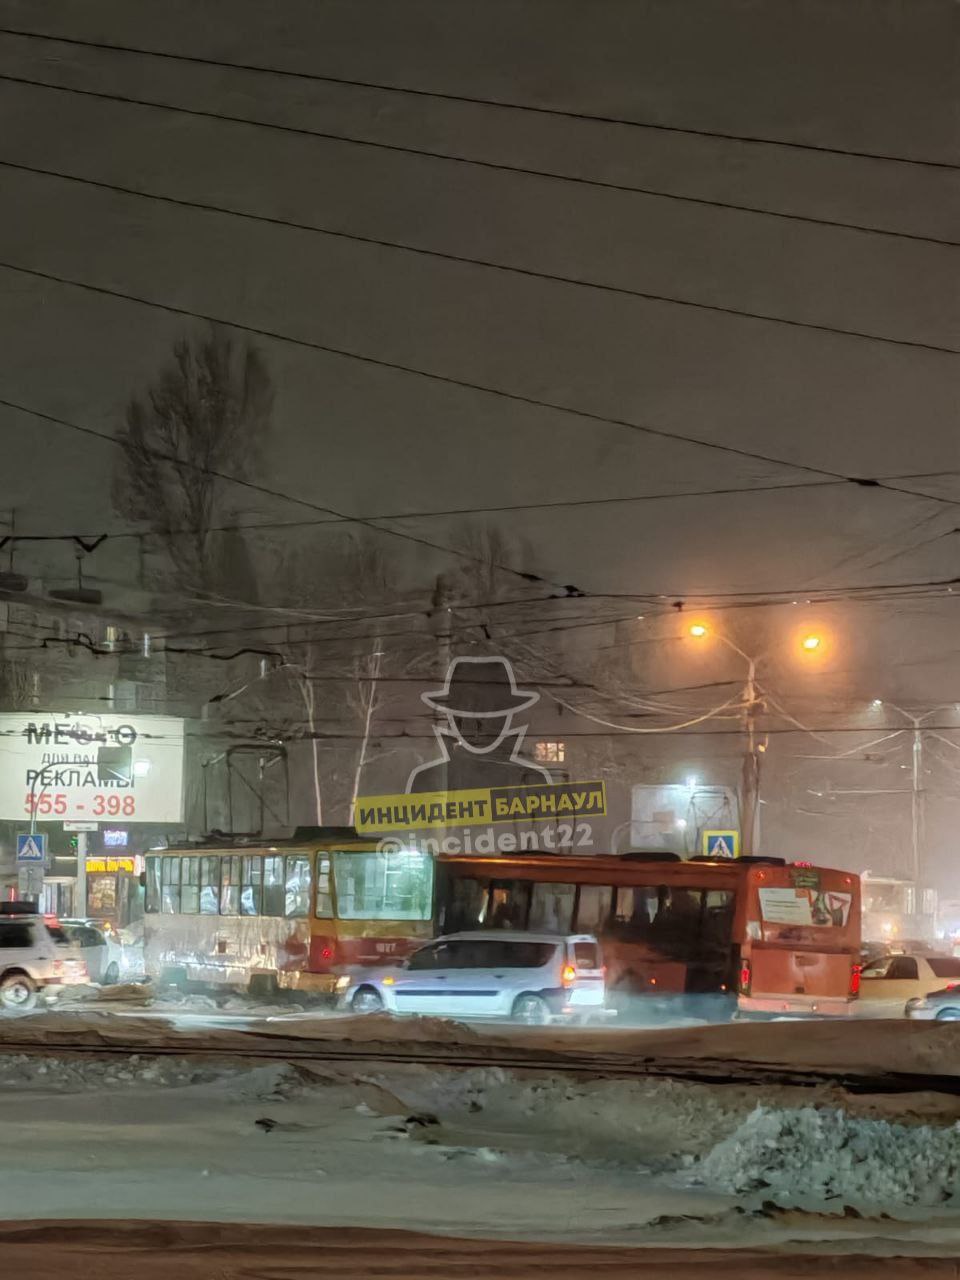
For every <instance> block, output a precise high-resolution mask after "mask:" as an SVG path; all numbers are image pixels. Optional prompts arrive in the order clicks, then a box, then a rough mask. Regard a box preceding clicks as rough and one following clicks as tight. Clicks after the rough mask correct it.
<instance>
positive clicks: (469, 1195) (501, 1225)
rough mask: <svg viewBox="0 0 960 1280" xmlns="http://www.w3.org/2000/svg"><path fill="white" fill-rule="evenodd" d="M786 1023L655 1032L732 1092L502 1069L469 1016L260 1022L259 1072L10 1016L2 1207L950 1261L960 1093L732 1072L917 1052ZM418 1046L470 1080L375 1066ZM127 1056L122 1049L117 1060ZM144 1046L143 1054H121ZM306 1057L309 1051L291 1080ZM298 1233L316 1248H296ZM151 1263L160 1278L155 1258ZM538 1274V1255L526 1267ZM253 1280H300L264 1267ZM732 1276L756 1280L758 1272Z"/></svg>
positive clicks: (11, 1215)
mask: <svg viewBox="0 0 960 1280" xmlns="http://www.w3.org/2000/svg"><path fill="white" fill-rule="evenodd" d="M295 1028H296V1030H295ZM771 1030H773V1031H774V1034H773V1035H771V1034H770V1033H771ZM790 1030H791V1028H785V1029H784V1030H783V1031H778V1030H776V1029H771V1028H751V1027H740V1028H712V1029H697V1030H692V1029H691V1030H687V1031H673V1032H663V1033H658V1034H657V1035H655V1036H654V1037H653V1039H652V1040H651V1034H652V1033H648V1035H647V1036H646V1037H645V1038H644V1039H643V1041H642V1043H643V1045H644V1046H645V1053H646V1055H647V1056H648V1057H650V1058H651V1059H652V1058H653V1057H654V1056H655V1054H656V1052H658V1051H659V1052H663V1051H664V1049H665V1048H669V1051H670V1054H671V1055H672V1058H673V1059H674V1060H676V1061H679V1060H681V1059H683V1057H684V1055H686V1060H687V1061H688V1063H693V1062H695V1060H696V1058H697V1055H698V1054H700V1055H704V1054H707V1055H710V1057H709V1061H710V1062H715V1061H717V1060H718V1055H719V1054H721V1053H723V1054H726V1055H727V1060H726V1067H727V1077H726V1079H727V1083H723V1084H718V1083H696V1082H691V1081H689V1080H681V1079H676V1078H668V1077H666V1076H663V1075H645V1076H644V1075H635V1076H634V1078H631V1079H627V1078H610V1077H606V1078H605V1077H604V1074H603V1073H604V1065H603V1062H602V1059H598V1060H597V1062H596V1064H595V1067H594V1070H593V1073H592V1078H591V1077H590V1076H588V1075H586V1074H578V1075H572V1074H571V1073H570V1072H568V1071H564V1070H561V1069H558V1067H557V1064H556V1063H555V1064H554V1066H553V1067H552V1068H551V1069H550V1070H546V1069H542V1068H541V1069H539V1070H532V1069H530V1068H526V1069H514V1070H507V1069H504V1068H503V1067H502V1066H500V1065H497V1064H496V1061H495V1058H496V1054H497V1053H499V1052H502V1050H503V1047H504V1043H507V1044H510V1043H511V1042H515V1041H516V1039H517V1037H516V1036H512V1035H508V1036H503V1035H496V1036H494V1035H490V1036H487V1035H481V1034H479V1033H478V1032H477V1031H476V1030H475V1029H471V1028H460V1027H456V1026H455V1025H452V1024H432V1023H429V1022H428V1023H426V1024H424V1023H420V1022H416V1021H411V1022H406V1023H395V1022H392V1021H390V1020H389V1019H377V1018H369V1019H359V1020H358V1019H345V1020H329V1019H327V1020H321V1023H319V1024H316V1023H310V1022H309V1021H308V1020H298V1021H295V1022H288V1021H286V1020H285V1021H284V1022H283V1023H282V1024H280V1025H277V1024H274V1023H267V1024H260V1026H259V1027H258V1028H257V1031H256V1034H255V1036H254V1037H253V1038H255V1039H256V1040H257V1041H259V1042H265V1041H270V1042H271V1044H272V1046H273V1048H274V1050H276V1051H277V1052H276V1056H275V1057H274V1059H273V1060H271V1061H269V1062H262V1061H260V1062H258V1061H254V1060H251V1059H250V1058H248V1057H246V1055H245V1053H244V1050H243V1049H242V1048H240V1049H239V1050H238V1047H237V1045H238V1042H239V1043H241V1044H242V1042H244V1041H246V1040H247V1039H249V1038H250V1037H251V1033H237V1032H235V1031H232V1030H229V1029H222V1030H220V1031H217V1032H216V1033H207V1035H206V1040H207V1044H208V1048H209V1045H210V1043H212V1042H213V1041H214V1040H215V1039H218V1038H221V1037H222V1038H223V1040H224V1042H225V1044H224V1053H223V1054H218V1055H215V1056H211V1055H210V1054H209V1053H208V1054H207V1055H204V1054H202V1053H199V1052H191V1053H189V1054H188V1053H184V1052H182V1051H181V1052H179V1053H178V1052H176V1051H175V1046H176V1045H177V1044H178V1043H179V1044H180V1045H181V1047H185V1046H186V1044H187V1043H188V1042H191V1041H193V1040H195V1039H200V1040H202V1039H203V1037H201V1036H199V1033H198V1032H197V1031H196V1029H194V1031H193V1032H191V1033H190V1034H185V1033H183V1032H180V1033H177V1032H176V1031H171V1029H170V1028H168V1027H165V1026H164V1025H163V1023H162V1021H160V1020H146V1019H139V1020H138V1019H136V1018H132V1017H130V1018H127V1017H122V1018H114V1017H97V1016H95V1015H91V1014H89V1012H87V1013H84V1014H83V1015H82V1016H81V1015H76V1016H70V1015H60V1016H57V1017H54V1018H49V1017H43V1018H39V1017H38V1018H23V1019H11V1020H4V1021H3V1022H2V1025H0V1039H9V1037H11V1036H13V1035H14V1034H16V1035H20V1036H25V1035H27V1033H28V1032H29V1033H31V1034H32V1035H33V1036H34V1044H33V1051H32V1052H31V1053H29V1054H22V1053H14V1052H11V1049H10V1045H9V1043H8V1044H7V1045H6V1046H5V1047H4V1046H3V1045H2V1044H0V1134H2V1135H3V1140H2V1142H0V1206H2V1211H0V1212H2V1215H3V1217H4V1218H5V1219H7V1220H8V1221H11V1222H22V1221H26V1220H29V1219H31V1218H36V1217H39V1216H43V1217H44V1218H45V1219H48V1220H51V1221H64V1220H85V1221H90V1222H92V1221H96V1220H100V1219H105V1218H112V1219H117V1218H119V1219H125V1220H139V1221H153V1222H156V1221H162V1222H169V1223H185V1222H186V1223H189V1222H195V1223H203V1222H208V1223H209V1222H229V1223H247V1224H248V1223H255V1222H267V1223H273V1224H275V1225H280V1224H290V1225H294V1224H295V1225H297V1226H298V1227H300V1226H310V1227H325V1228H329V1229H331V1230H335V1229H341V1230H342V1229H345V1228H350V1229H358V1230H359V1229H363V1230H374V1229H377V1230H382V1229H389V1230H404V1231H415V1232H425V1233H428V1234H430V1235H432V1236H440V1237H458V1238H466V1239H477V1238H479V1237H485V1238H489V1239H491V1240H493V1239H501V1240H524V1241H533V1242H547V1243H549V1245H550V1246H551V1249H553V1250H554V1251H555V1250H556V1249H557V1248H558V1247H559V1246H560V1245H562V1244H565V1243H569V1244H571V1245H573V1244H576V1245H580V1246H589V1247H591V1248H596V1247H597V1246H601V1245H602V1246H613V1245H618V1246H629V1247H631V1248H638V1247H639V1248H643V1249H647V1248H654V1247H657V1248H659V1247H664V1246H669V1247H670V1248H672V1249H673V1248H678V1247H680V1246H683V1247H684V1248H697V1249H701V1248H702V1249H713V1248H730V1249H732V1248H738V1249H742V1248H747V1247H749V1248H785V1249H789V1250H791V1251H794V1252H796V1251H797V1250H801V1251H803V1250H809V1251H812V1252H814V1253H816V1254H817V1255H818V1256H819V1257H823V1256H825V1255H827V1254H832V1253H844V1254H851V1255H856V1254H867V1253H869V1254H871V1255H879V1256H884V1257H886V1256H888V1255H890V1254H897V1253H899V1254H904V1253H906V1254H918V1255H921V1254H922V1255H923V1256H936V1257H942V1258H947V1257H953V1256H955V1255H956V1254H957V1253H958V1252H960V1127H958V1120H960V1099H958V1098H957V1097H956V1096H952V1095H946V1094H942V1093H940V1094H934V1093H930V1092H924V1091H917V1092H914V1093H911V1094H894V1095H891V1094H886V1095H870V1094H869V1093H863V1092H861V1093H857V1094H851V1093H849V1092H846V1091H844V1090H843V1089H841V1088H839V1087H838V1086H837V1085H836V1084H835V1083H830V1082H829V1081H827V1080H821V1081H820V1082H811V1083H807V1084H805V1085H804V1086H802V1087H800V1086H796V1085H784V1084H777V1083H774V1082H772V1081H771V1082H768V1083H765V1084H763V1085H761V1086H758V1085H757V1084H755V1083H746V1082H745V1081H744V1080H743V1079H738V1078H737V1071H738V1070H739V1069H742V1068H743V1066H744V1064H745V1063H747V1062H748V1061H749V1059H750V1055H751V1054H753V1056H754V1057H756V1056H757V1055H758V1054H759V1053H760V1051H761V1050H762V1052H763V1053H764V1054H765V1055H766V1057H767V1059H768V1060H771V1059H773V1060H775V1059H776V1058H777V1057H778V1056H779V1057H780V1058H784V1057H786V1056H787V1051H788V1050H790V1052H792V1053H793V1055H794V1056H795V1057H797V1058H799V1059H801V1062H800V1063H799V1066H800V1067H802V1069H803V1070H804V1071H807V1070H808V1069H809V1068H810V1067H811V1064H814V1063H817V1062H819V1064H820V1066H821V1067H823V1066H824V1065H826V1066H827V1067H829V1068H831V1069H832V1068H834V1067H836V1066H837V1065H838V1064H840V1063H842V1064H844V1069H845V1070H849V1069H852V1068H853V1067H854V1066H855V1065H856V1063H855V1058H856V1057H857V1056H858V1055H859V1057H860V1058H861V1059H862V1058H863V1056H864V1055H866V1056H867V1057H868V1058H871V1059H872V1063H871V1069H874V1068H877V1069H883V1070H891V1069H895V1068H896V1067H897V1066H898V1065H900V1064H902V1062H903V1060H904V1059H903V1054H904V1046H903V1045H898V1044H892V1045H891V1044H888V1043H887V1041H886V1040H885V1039H883V1038H882V1037H881V1036H880V1034H879V1033H875V1039H876V1043H874V1044H872V1045H871V1042H870V1035H871V1032H872V1028H871V1027H870V1026H869V1025H867V1024H863V1025H861V1026H859V1027H857V1028H856V1029H855V1038H854V1037H853V1036H851V1031H854V1029H852V1028H848V1029H843V1030H841V1029H838V1028H826V1029H824V1030H822V1031H820V1032H819V1033H816V1034H811V1033H815V1032H816V1028H809V1029H805V1030H804V1037H805V1038H804V1039H802V1040H798V1039H797V1038H796V1037H795V1036H794V1037H793V1038H792V1039H789V1038H788V1036H787V1034H786V1032H788V1031H790ZM757 1032H760V1033H764V1034H762V1035H761V1036H760V1037H759V1038H758V1036H757V1034H756V1033H757ZM425 1033H429V1034H430V1036H432V1037H433V1043H434V1044H436V1045H438V1046H440V1047H444V1046H445V1047H446V1049H448V1050H450V1051H451V1052H454V1051H463V1050H467V1051H468V1052H469V1053H470V1055H471V1057H472V1062H470V1063H469V1064H465V1063H463V1062H461V1063H460V1064H459V1065H455V1066H454V1065H443V1064H436V1063H434V1064H429V1065H425V1064H423V1063H417V1062H415V1061H406V1062H401V1061H388V1060H387V1059H386V1057H385V1056H384V1055H383V1052H382V1047H383V1045H384V1043H385V1036H387V1035H388V1034H391V1035H393V1036H394V1040H393V1049H394V1051H395V1054H396V1056H400V1055H401V1054H402V1053H403V1052H404V1051H407V1052H408V1056H409V1051H410V1050H411V1049H414V1050H415V1049H416V1045H417V1042H418V1041H419V1040H420V1039H421V1038H422V1037H423V1036H424V1034H425ZM536 1036H539V1037H540V1038H541V1049H540V1051H541V1052H544V1051H545V1046H546V1045H552V1046H553V1049H554V1051H557V1049H558V1046H559V1049H560V1050H561V1051H562V1050H564V1049H567V1050H568V1049H569V1048H570V1044H569V1037H565V1036H563V1035H560V1036H558V1034H557V1033H556V1032H554V1031H550V1030H547V1031H540V1032H537V1033H536ZM536 1036H534V1038H536ZM65 1037H70V1038H72V1040H73V1041H74V1042H80V1041H82V1042H83V1043H84V1044H85V1050H84V1052H83V1053H82V1054H78V1053H67V1052H64V1051H63V1049H62V1047H57V1041H58V1040H60V1041H62V1040H63V1038H65ZM331 1037H333V1038H334V1039H333V1041H332V1042H333V1043H335V1044H347V1042H348V1041H351V1042H352V1046H353V1050H352V1051H353V1055H354V1057H353V1060H352V1061H351V1060H348V1059H347V1058H344V1059H343V1060H339V1061H336V1062H334V1061H320V1060H316V1059H317V1058H318V1053H319V1052H320V1050H322V1048H323V1043H324V1041H328V1042H329V1041H330V1039H331ZM111 1038H113V1046H112V1049H113V1051H112V1052H109V1053H104V1046H105V1045H107V1044H108V1043H109V1042H110V1041H111ZM134 1039H136V1041H137V1044H136V1048H135V1051H132V1052H128V1051H127V1050H126V1049H124V1048H122V1043H126V1044H133V1041H134ZM529 1039H530V1037H529V1036H524V1040H525V1041H528V1040H529ZM619 1043H621V1044H622V1045H623V1046H624V1047H625V1048H631V1049H632V1050H633V1051H634V1052H636V1051H637V1049H638V1047H639V1046H640V1044H641V1041H639V1040H638V1039H637V1033H624V1035H623V1036H621V1037H620V1038H619ZM609 1044H610V1035H609V1033H607V1032H597V1033H592V1034H591V1036H589V1037H586V1038H585V1040H584V1043H583V1044H582V1045H581V1049H583V1050H584V1051H586V1050H588V1049H589V1048H591V1047H592V1048H594V1049H596V1047H597V1045H600V1046H601V1047H603V1048H605V1049H609ZM297 1045H299V1046H300V1049H301V1051H302V1053H303V1059H302V1060H300V1061H296V1062H292V1061H290V1060H289V1057H290V1055H292V1053H293V1051H294V1049H295V1047H296V1046H297ZM229 1046H232V1048H231V1049H230V1051H229V1052H228V1051H227V1049H228V1047H229ZM291 1046H293V1047H291ZM801 1046H803V1047H804V1049H805V1051H802V1050H801ZM159 1047H164V1048H165V1049H166V1052H164V1053H158V1052H157V1049H158V1048H159ZM907 1048H908V1049H909V1050H910V1052H911V1053H912V1056H913V1057H914V1058H917V1057H919V1058H920V1059H922V1061H923V1064H924V1065H925V1066H926V1067H927V1068H931V1067H933V1066H937V1067H938V1069H940V1070H945V1067H946V1065H948V1060H950V1059H952V1060H953V1061H956V1060H957V1058H958V1055H957V1053H956V1048H957V1037H956V1035H955V1029H953V1028H949V1027H944V1028H933V1029H932V1031H931V1032H928V1034H927V1036H926V1038H923V1037H920V1036H918V1037H917V1038H916V1041H915V1043H914V1044H913V1045H912V1046H907ZM734 1050H736V1051H737V1052H739V1054H740V1059H741V1061H740V1063H739V1064H738V1063H737V1061H736V1053H734ZM485 1052H486V1053H487V1054H488V1055H489V1056H488V1060H487V1061H486V1062H483V1061H482V1059H483V1057H484V1053H485ZM311 1055H313V1056H314V1059H315V1060H313V1061H310V1060H308V1059H309V1057H310V1056H311ZM365 1055H367V1056H365ZM647 1065H648V1066H649V1065H650V1064H649V1063H648V1064H647ZM795 1065H797V1064H795ZM861 1065H863V1063H862V1062H861ZM299 1238H300V1232H299V1231H298V1232H296V1233H291V1235H290V1237H289V1239H290V1240H291V1242H292V1241H294V1240H296V1239H299ZM376 1247H379V1246H376ZM458 1247H459V1246H458ZM464 1247H467V1246H464ZM545 1256H546V1257H547V1258H551V1259H552V1255H551V1254H550V1253H547V1254H546V1255H545ZM678 1256H679V1255H678ZM461 1261H464V1260H463V1259H461ZM284 1265H286V1263H285V1264H284ZM292 1265H293V1264H292V1263H290V1266H291V1267H292ZM457 1265H458V1267H459V1266H460V1263H458V1264H457ZM485 1265H486V1264H485ZM524 1265H526V1263H525V1264H524ZM616 1265H617V1266H618V1265H619V1263H617V1264H616ZM751 1265H752V1264H751ZM691 1266H692V1264H691ZM465 1267H466V1264H465V1262H464V1268H461V1270H460V1271H459V1272H458V1271H457V1270H452V1271H450V1272H449V1273H446V1272H443V1271H440V1272H438V1274H440V1275H446V1274H450V1275H457V1274H464V1269H465ZM590 1267H591V1269H596V1268H593V1266H592V1263H591V1264H590ZM611 1267H614V1269H613V1270H612V1271H611V1274H614V1275H616V1274H617V1271H616V1268H615V1265H614V1263H613V1262H611ZM136 1270H137V1271H138V1273H140V1274H143V1275H147V1274H149V1272H147V1271H145V1270H144V1269H142V1268H140V1266H139V1262H138V1264H137V1268H136ZM552 1270H553V1269H552ZM413 1273H415V1274H428V1273H427V1272H426V1271H421V1270H418V1269H414V1272H413ZM466 1273H467V1274H476V1272H469V1271H467V1272H466ZM533 1273H534V1269H533V1265H532V1263H531V1264H530V1266H529V1267H528V1270H527V1271H526V1272H525V1271H524V1270H523V1269H522V1268H521V1269H519V1270H517V1271H516V1272H515V1274H516V1275H517V1276H524V1275H529V1274H533ZM100 1274H109V1273H101V1272H100V1271H98V1275H100ZM185 1274H186V1273H185ZM208 1274H209V1273H208ZM227 1274H230V1273H229V1272H228V1273H227ZM235 1274H238V1275H243V1274H245V1273H244V1272H243V1271H242V1270H241V1271H238V1272H236V1273H235ZM247 1274H250V1275H251V1276H253V1275H264V1274H269V1275H270V1276H275V1275H284V1274H286V1272H284V1271H283V1270H277V1269H276V1268H274V1267H273V1265H272V1264H271V1268H270V1269H269V1271H260V1272H258V1271H256V1270H251V1271H250V1272H249V1273H247ZM291 1274H293V1272H291ZM317 1274H323V1273H322V1272H318V1273H317ZM340 1274H343V1275H350V1271H349V1270H344V1271H342V1272H340ZM358 1274H363V1272H362V1271H359V1272H358ZM385 1274H387V1275H390V1272H389V1270H388V1271H387V1272H386V1273H385ZM397 1274H400V1275H402V1274H404V1273H403V1272H402V1271H400V1272H398V1273H397ZM480 1274H483V1273H482V1272H480ZM490 1274H497V1275H498V1276H506V1275H509V1274H510V1272H509V1271H505V1270H500V1271H498V1272H492V1271H491V1272H490ZM557 1274H561V1275H562V1274H564V1273H563V1272H562V1271H561V1272H558V1273H557ZM571 1274H572V1273H571ZM580 1274H583V1272H582V1271H581V1272H580ZM639 1274H643V1272H642V1271H641V1272H639ZM650 1274H656V1272H655V1271H653V1272H650ZM689 1274H691V1275H695V1274H698V1273H697V1272H696V1270H691V1271H690V1272H689ZM732 1274H738V1275H750V1274H751V1272H750V1271H749V1270H747V1269H745V1265H744V1266H743V1267H741V1269H740V1271H734V1272H733V1273H732ZM755 1274H758V1275H760V1274H768V1275H776V1274H778V1272H776V1271H767V1272H763V1271H758V1272H756V1273H755ZM782 1274H791V1273H789V1272H783V1273H782ZM851 1274H855V1273H851ZM871 1274H878V1275H879V1274H883V1272H880V1271H874V1272H872V1273H871ZM928 1274H936V1273H929V1272H928ZM945 1274H951V1273H950V1272H946V1273H945Z"/></svg>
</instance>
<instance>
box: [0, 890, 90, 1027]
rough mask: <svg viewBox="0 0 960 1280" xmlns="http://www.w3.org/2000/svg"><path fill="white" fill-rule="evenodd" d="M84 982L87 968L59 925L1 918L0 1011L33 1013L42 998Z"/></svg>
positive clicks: (30, 918) (26, 917)
mask: <svg viewBox="0 0 960 1280" xmlns="http://www.w3.org/2000/svg"><path fill="white" fill-rule="evenodd" d="M86 981H87V966H86V965H85V964H84V962H83V959H82V957H81V956H80V954H79V953H78V952H77V951H76V950H75V949H74V947H73V946H72V945H71V942H70V939H69V937H68V936H67V933H66V932H65V930H64V929H62V928H61V927H60V926H59V925H58V924H56V923H54V922H52V921H47V920H46V919H45V918H44V917H43V916H40V915H33V914H31V915H28V914H18V915H12V914H11V915H2V916H0V1007H2V1008H4V1009H19V1010H23V1009H32V1008H33V1007H34V1006H35V1005H36V1003H37V1001H38V999H39V998H40V997H41V996H42V997H43V998H44V999H46V1000H50V999H53V998H55V997H56V995H57V994H58V993H59V991H60V989H61V988H62V987H64V986H68V985H71V984H76V983H84V982H86Z"/></svg>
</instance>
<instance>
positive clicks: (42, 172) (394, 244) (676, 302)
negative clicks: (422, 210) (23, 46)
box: [0, 77, 960, 355]
mask: <svg viewBox="0 0 960 1280" xmlns="http://www.w3.org/2000/svg"><path fill="white" fill-rule="evenodd" d="M0 78H2V77H0ZM0 167H3V168H5V169H13V170H16V171H18V172H20V173H30V174H34V175H36V176H38V177H47V178H54V179H56V180H58V181H61V182H71V183H74V184H76V185H78V186H86V187H92V188H95V189H96V190H99V191H109V192H111V193H113V194H115V195H122V196H126V197H128V198H130V199H135V200H152V201H154V202H155V203H158V204H167V205H173V206H175V207H176V208H180V209H191V210H197V211H200V212H203V213H215V214H219V215H220V216H222V217H228V218H239V219H242V220H243V221H245V222H255V223H262V224H264V225H266V226H272V227H283V228H285V229H287V230H291V231H303V232H306V233H307V234H309V235H317V236H325V237H328V238H332V239H338V240H348V241H350V242H351V243H354V244H364V245H373V246H375V247H377V248H380V249H389V250H391V251H392V252H395V253H409V254H413V255H414V256H416V257H420V258H435V259H437V260H439V261H441V262H454V263H456V264H457V265H458V266H470V267H480V268H482V269H483V270H485V271H499V272H502V273H504V274H505V275H513V276H520V277H522V278H524V279H528V280H546V281H549V282H550V283H551V284H561V285H566V286H568V287H570V288H575V289H592V290H595V291H596V292H598V293H609V294H613V295H615V296H617V297H625V298H638V299H640V300H641V301H644V302H653V303H657V304H662V305H665V306H675V307H690V308H692V309H693V310H696V311H708V312H713V313H716V314H719V315H727V316H736V317H737V318H739V319H746V320H756V321H760V322H762V323H766V324H782V325H790V326H792V327H795V328H798V329H810V330H812V331H814V332H816V333H830V334H834V335H837V336H844V337H848V338H857V339H862V340H867V341H871V342H884V343H888V344H890V345H891V346H898V347H916V348H918V349H920V350H922V351H932V352H936V353H938V354H942V355H960V348H957V347H946V346H940V345H938V344H937V343H932V342H923V341H920V340H919V339H915V338H893V337H889V336H888V335H886V334H881V333H871V332H870V331H869V330H866V329H844V328H841V327H839V326H837V325H829V324H821V323H819V322H817V321H813V320H797V319H794V318H792V317H790V316H778V315H772V314H770V313H769V312H765V311H747V310H745V309H744V308H742V307H731V306H725V305H721V304H720V303H714V302H702V301H698V300H696V299H693V298H682V297H677V296H675V295H673V294H661V293H650V292H648V291H646V290H643V289H633V288H628V287H627V286H626V285H618V284H609V283H606V282H604V281H597V280H585V279H581V278H580V277H578V276H564V275H558V274H557V273H556V272H551V271H539V270H535V269H534V268H532V267H519V266H512V265H510V264H509V263H503V262H494V261H493V260H492V259H489V258H471V257H468V256H466V255H465V254H460V253H450V252H447V251H446V250H440V249H428V248H424V247H421V246H418V245H413V244H408V243H404V242H403V241H400V240H384V239H381V238H379V237H376V236H364V235H358V234H356V233H354V232H350V231H342V230H334V229H332V228H328V227H321V226H316V225H314V224H312V223H308V222H294V221H292V220H291V219H289V218H279V217H274V216H271V215H268V214H260V213H250V212H249V211H246V210H243V209H232V208H230V207H229V206H228V205H218V204H208V203H206V202H205V201H200V200H188V199H185V198H182V197H180V196H170V195H161V194H158V193H156V192H153V191H144V190H143V189H138V188H135V187H124V186H121V185H119V184H118V183H114V182H102V181H100V180H99V179H97V178H88V177H79V176H77V175H76V174H71V173H65V172H64V171H63V170H61V169H48V168H44V167H42V166H39V165H27V164H21V163H19V162H15V161H12V160H3V159H0Z"/></svg>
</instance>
